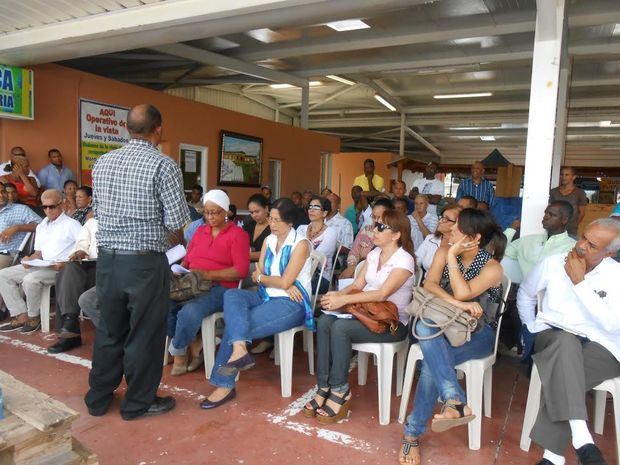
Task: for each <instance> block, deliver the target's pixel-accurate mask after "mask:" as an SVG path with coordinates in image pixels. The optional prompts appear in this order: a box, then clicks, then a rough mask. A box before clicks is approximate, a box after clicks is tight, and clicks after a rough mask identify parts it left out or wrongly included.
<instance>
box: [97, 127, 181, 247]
mask: <svg viewBox="0 0 620 465" xmlns="http://www.w3.org/2000/svg"><path fill="white" fill-rule="evenodd" d="M93 208H94V209H95V214H96V217H97V220H98V222H99V229H98V230H97V244H98V245H99V247H104V248H108V249H116V250H152V251H156V252H165V251H166V249H167V248H168V246H167V239H166V235H167V233H168V232H170V231H176V230H178V229H181V228H182V227H183V226H184V225H185V224H186V223H187V222H188V221H189V209H188V208H187V202H186V201H185V196H184V195H183V178H182V175H181V170H180V169H179V167H178V166H177V165H176V163H175V162H174V161H173V160H172V159H171V158H169V157H167V156H165V155H162V154H161V153H160V152H159V151H158V150H157V148H156V147H155V146H154V145H152V144H151V143H150V142H148V141H145V140H140V139H131V140H130V141H129V143H128V144H127V145H125V146H124V147H121V148H120V149H117V150H113V151H112V152H108V153H106V154H105V155H102V156H101V158H99V160H98V161H97V163H95V166H94V168H93Z"/></svg>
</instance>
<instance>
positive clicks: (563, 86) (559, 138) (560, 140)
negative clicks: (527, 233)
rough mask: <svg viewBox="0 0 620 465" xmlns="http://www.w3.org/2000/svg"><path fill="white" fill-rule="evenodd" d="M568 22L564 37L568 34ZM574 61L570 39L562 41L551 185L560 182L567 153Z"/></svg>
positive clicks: (554, 185) (556, 184)
mask: <svg viewBox="0 0 620 465" xmlns="http://www.w3.org/2000/svg"><path fill="white" fill-rule="evenodd" d="M566 27H567V25H566V22H565V23H564V37H568V36H567V31H566ZM572 65H573V61H572V59H571V58H570V57H569V56H568V40H563V41H562V59H561V61H560V80H559V84H558V109H557V113H556V117H555V140H554V141H553V161H552V163H551V187H557V186H558V185H559V184H560V168H562V165H563V164H564V156H565V153H566V127H567V125H568V104H569V102H568V95H569V92H570V82H571V71H572Z"/></svg>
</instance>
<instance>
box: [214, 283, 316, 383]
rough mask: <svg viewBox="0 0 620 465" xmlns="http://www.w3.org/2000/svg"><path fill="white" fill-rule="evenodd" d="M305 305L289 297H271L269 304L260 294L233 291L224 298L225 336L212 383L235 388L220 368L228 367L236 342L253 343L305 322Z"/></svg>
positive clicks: (231, 377) (241, 290)
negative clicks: (255, 340)
mask: <svg viewBox="0 0 620 465" xmlns="http://www.w3.org/2000/svg"><path fill="white" fill-rule="evenodd" d="M305 314H306V312H305V308H304V305H303V303H297V302H293V301H292V300H291V299H289V298H288V297H272V298H270V299H269V300H268V301H267V302H263V299H262V298H261V296H260V295H259V294H258V292H254V291H247V290H245V289H231V290H230V291H228V292H227V293H226V295H225V296H224V323H225V326H224V335H223V336H222V343H221V344H220V347H219V349H218V351H217V355H216V356H215V365H214V367H213V371H212V372H211V377H210V382H211V384H212V385H213V386H217V387H223V388H229V389H231V388H233V387H235V377H236V375H232V376H222V375H220V374H219V373H218V372H217V369H218V368H219V367H221V366H222V365H225V364H226V363H227V362H228V359H229V358H230V355H231V354H232V345H233V343H234V342H240V341H245V342H252V339H256V338H263V337H267V336H271V335H272V334H277V333H281V332H282V331H286V330H287V329H291V328H294V327H295V326H300V325H302V324H303V323H304V319H305Z"/></svg>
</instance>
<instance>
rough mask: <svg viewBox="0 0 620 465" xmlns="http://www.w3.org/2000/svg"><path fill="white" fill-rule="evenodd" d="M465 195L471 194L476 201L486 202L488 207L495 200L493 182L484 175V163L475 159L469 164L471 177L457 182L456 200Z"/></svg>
mask: <svg viewBox="0 0 620 465" xmlns="http://www.w3.org/2000/svg"><path fill="white" fill-rule="evenodd" d="M465 195H471V196H472V197H474V198H475V199H476V200H477V201H478V202H486V203H487V205H489V207H492V206H493V201H494V200H495V191H494V190H493V184H491V182H490V181H489V180H488V179H486V178H485V177H484V165H483V164H482V162H480V161H475V162H474V163H473V165H471V178H467V179H465V180H463V181H462V182H461V184H459V188H458V190H457V191H456V200H457V201H458V200H459V199H460V198H461V197H463V196H465Z"/></svg>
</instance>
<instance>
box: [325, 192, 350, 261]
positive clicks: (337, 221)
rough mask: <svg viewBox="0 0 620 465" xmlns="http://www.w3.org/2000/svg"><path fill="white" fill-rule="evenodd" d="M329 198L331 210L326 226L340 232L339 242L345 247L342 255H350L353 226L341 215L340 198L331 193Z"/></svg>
mask: <svg viewBox="0 0 620 465" xmlns="http://www.w3.org/2000/svg"><path fill="white" fill-rule="evenodd" d="M327 198H328V200H329V203H330V204H331V210H330V212H329V214H328V215H327V218H326V219H325V224H326V225H327V226H330V227H333V228H334V229H336V231H338V242H340V244H341V245H342V247H343V250H342V253H345V252H346V253H348V252H349V250H350V249H351V246H352V245H353V225H351V222H350V221H349V220H347V219H346V218H345V217H344V216H342V215H341V214H340V197H339V196H337V195H336V194H334V193H331V194H329V195H328V196H327ZM345 248H346V250H344V249H345Z"/></svg>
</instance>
